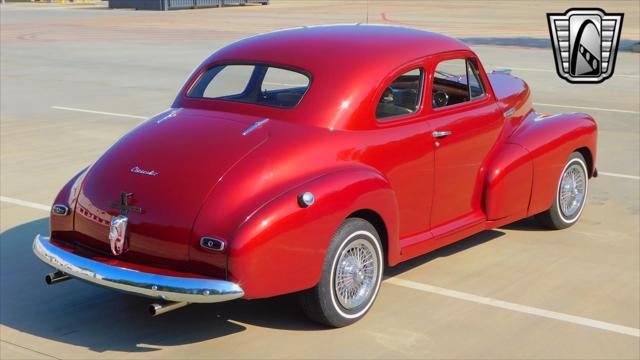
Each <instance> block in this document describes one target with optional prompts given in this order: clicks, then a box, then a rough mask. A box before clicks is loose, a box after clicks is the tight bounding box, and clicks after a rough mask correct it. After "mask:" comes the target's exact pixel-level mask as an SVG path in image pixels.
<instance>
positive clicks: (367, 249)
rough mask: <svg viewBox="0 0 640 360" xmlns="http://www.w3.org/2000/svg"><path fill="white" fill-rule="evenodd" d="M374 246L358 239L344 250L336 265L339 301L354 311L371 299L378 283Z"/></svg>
mask: <svg viewBox="0 0 640 360" xmlns="http://www.w3.org/2000/svg"><path fill="white" fill-rule="evenodd" d="M375 254H376V253H375V250H374V248H373V245H371V243H369V242H368V241H366V240H362V239H358V240H356V241H354V242H352V243H350V244H349V245H347V247H345V248H344V250H342V253H341V254H340V258H339V259H338V262H337V265H336V272H335V274H336V275H335V279H334V287H335V292H336V297H337V298H338V301H339V302H340V304H341V305H342V306H343V307H344V308H345V309H353V308H356V307H358V306H360V305H362V304H363V303H364V302H365V301H366V300H367V299H369V297H370V295H371V293H372V292H373V291H374V288H375V286H376V283H377V281H378V279H377V277H378V266H379V265H378V259H377V258H376V255H375Z"/></svg>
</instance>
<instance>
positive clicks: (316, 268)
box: [228, 167, 399, 298]
mask: <svg viewBox="0 0 640 360" xmlns="http://www.w3.org/2000/svg"><path fill="white" fill-rule="evenodd" d="M305 192H311V193H312V194H313V195H314V197H315V201H314V202H313V204H312V205H310V206H307V207H304V206H301V205H300V203H299V201H298V196H299V195H300V194H303V193H305ZM362 209H369V210H372V211H375V212H377V213H378V214H379V215H380V216H381V217H382V218H383V219H384V222H385V226H386V229H387V233H388V238H389V239H397V223H398V220H397V216H398V215H397V214H398V211H397V203H396V200H395V194H394V192H393V190H391V187H390V186H389V183H388V182H387V180H386V179H385V178H384V177H382V176H381V175H380V174H378V173H377V172H375V171H374V170H372V169H368V168H364V167H363V168H355V169H352V168H349V169H344V170H339V171H336V172H332V173H329V174H326V175H323V176H321V177H319V178H316V179H314V180H311V181H309V182H307V183H304V184H302V185H299V186H296V187H293V188H292V189H291V190H289V191H287V192H286V193H284V194H281V195H279V196H277V197H276V198H275V199H273V200H271V201H270V202H268V203H267V204H265V205H263V206H262V207H261V208H259V209H258V210H256V211H255V212H254V213H253V214H251V215H250V216H249V217H248V218H247V220H246V221H245V222H244V223H243V224H242V225H240V227H239V228H238V230H237V232H236V234H235V235H234V236H233V239H232V241H230V247H229V253H228V273H229V279H232V280H233V281H236V282H237V283H239V284H241V285H240V286H242V288H243V289H244V290H245V297H247V298H262V297H271V296H276V295H280V294H285V293H290V292H295V291H300V290H303V289H307V288H311V287H313V286H315V285H316V284H317V283H318V281H319V280H320V276H321V274H322V265H323V262H324V258H325V253H326V250H327V248H328V246H329V242H330V241H331V238H332V236H333V234H334V233H335V231H336V230H337V229H338V227H339V226H340V224H341V223H342V221H344V219H345V218H346V217H348V216H349V215H350V214H351V213H353V212H355V211H358V210H362ZM389 248H390V249H389V253H392V252H393V253H394V254H399V249H398V247H397V240H389Z"/></svg>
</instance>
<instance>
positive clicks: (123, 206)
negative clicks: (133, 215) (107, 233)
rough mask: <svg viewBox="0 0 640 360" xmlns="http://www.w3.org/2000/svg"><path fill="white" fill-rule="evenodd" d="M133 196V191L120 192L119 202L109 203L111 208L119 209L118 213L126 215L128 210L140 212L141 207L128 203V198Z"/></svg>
mask: <svg viewBox="0 0 640 360" xmlns="http://www.w3.org/2000/svg"><path fill="white" fill-rule="evenodd" d="M132 197H133V193H128V192H124V191H122V192H120V202H119V203H111V204H110V206H111V207H112V208H115V209H118V210H120V215H128V214H129V211H133V212H137V213H141V212H142V209H141V208H139V207H137V206H131V205H129V199H130V198H132Z"/></svg>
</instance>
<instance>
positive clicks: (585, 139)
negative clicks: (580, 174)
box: [507, 113, 597, 215]
mask: <svg viewBox="0 0 640 360" xmlns="http://www.w3.org/2000/svg"><path fill="white" fill-rule="evenodd" d="M507 142H508V143H511V144H518V145H520V146H522V147H523V148H525V149H526V150H527V151H528V152H529V154H530V156H531V161H532V164H533V183H532V186H531V200H530V202H529V209H528V212H527V215H534V214H537V213H540V212H542V211H545V210H547V209H549V208H550V207H551V204H552V203H553V199H554V197H555V194H556V190H557V185H558V179H559V177H560V173H561V172H562V169H563V167H564V165H565V164H566V162H567V159H568V158H569V155H571V153H572V152H574V151H576V150H577V149H581V148H586V149H588V150H589V153H590V154H591V157H592V164H593V166H592V169H591V172H592V174H591V175H593V171H594V169H595V161H596V145H597V125H596V122H595V120H594V119H593V118H592V117H591V116H589V115H587V114H580V113H569V114H559V115H553V116H546V115H541V114H536V113H532V114H530V115H529V116H528V117H527V119H525V121H524V122H523V123H522V124H521V125H520V126H519V127H518V129H517V130H516V131H515V132H514V133H513V135H511V136H510V137H509V139H508V140H507Z"/></svg>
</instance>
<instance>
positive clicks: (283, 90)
mask: <svg viewBox="0 0 640 360" xmlns="http://www.w3.org/2000/svg"><path fill="white" fill-rule="evenodd" d="M310 82H311V80H310V78H309V76H308V75H306V74H303V73H301V72H298V71H293V70H289V69H284V68H279V67H275V66H270V65H263V64H230V65H218V66H214V67H212V68H210V69H208V70H206V71H205V72H204V73H203V74H202V75H200V77H199V78H198V80H196V82H195V83H194V84H193V86H191V88H190V89H189V91H188V92H187V96H188V97H191V98H201V99H218V100H227V101H236V102H242V103H249V104H257V105H266V106H276V107H281V108H292V107H294V106H296V105H298V103H300V101H301V100H302V97H303V96H304V94H305V93H306V92H307V90H308V89H309V83H310Z"/></svg>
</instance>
